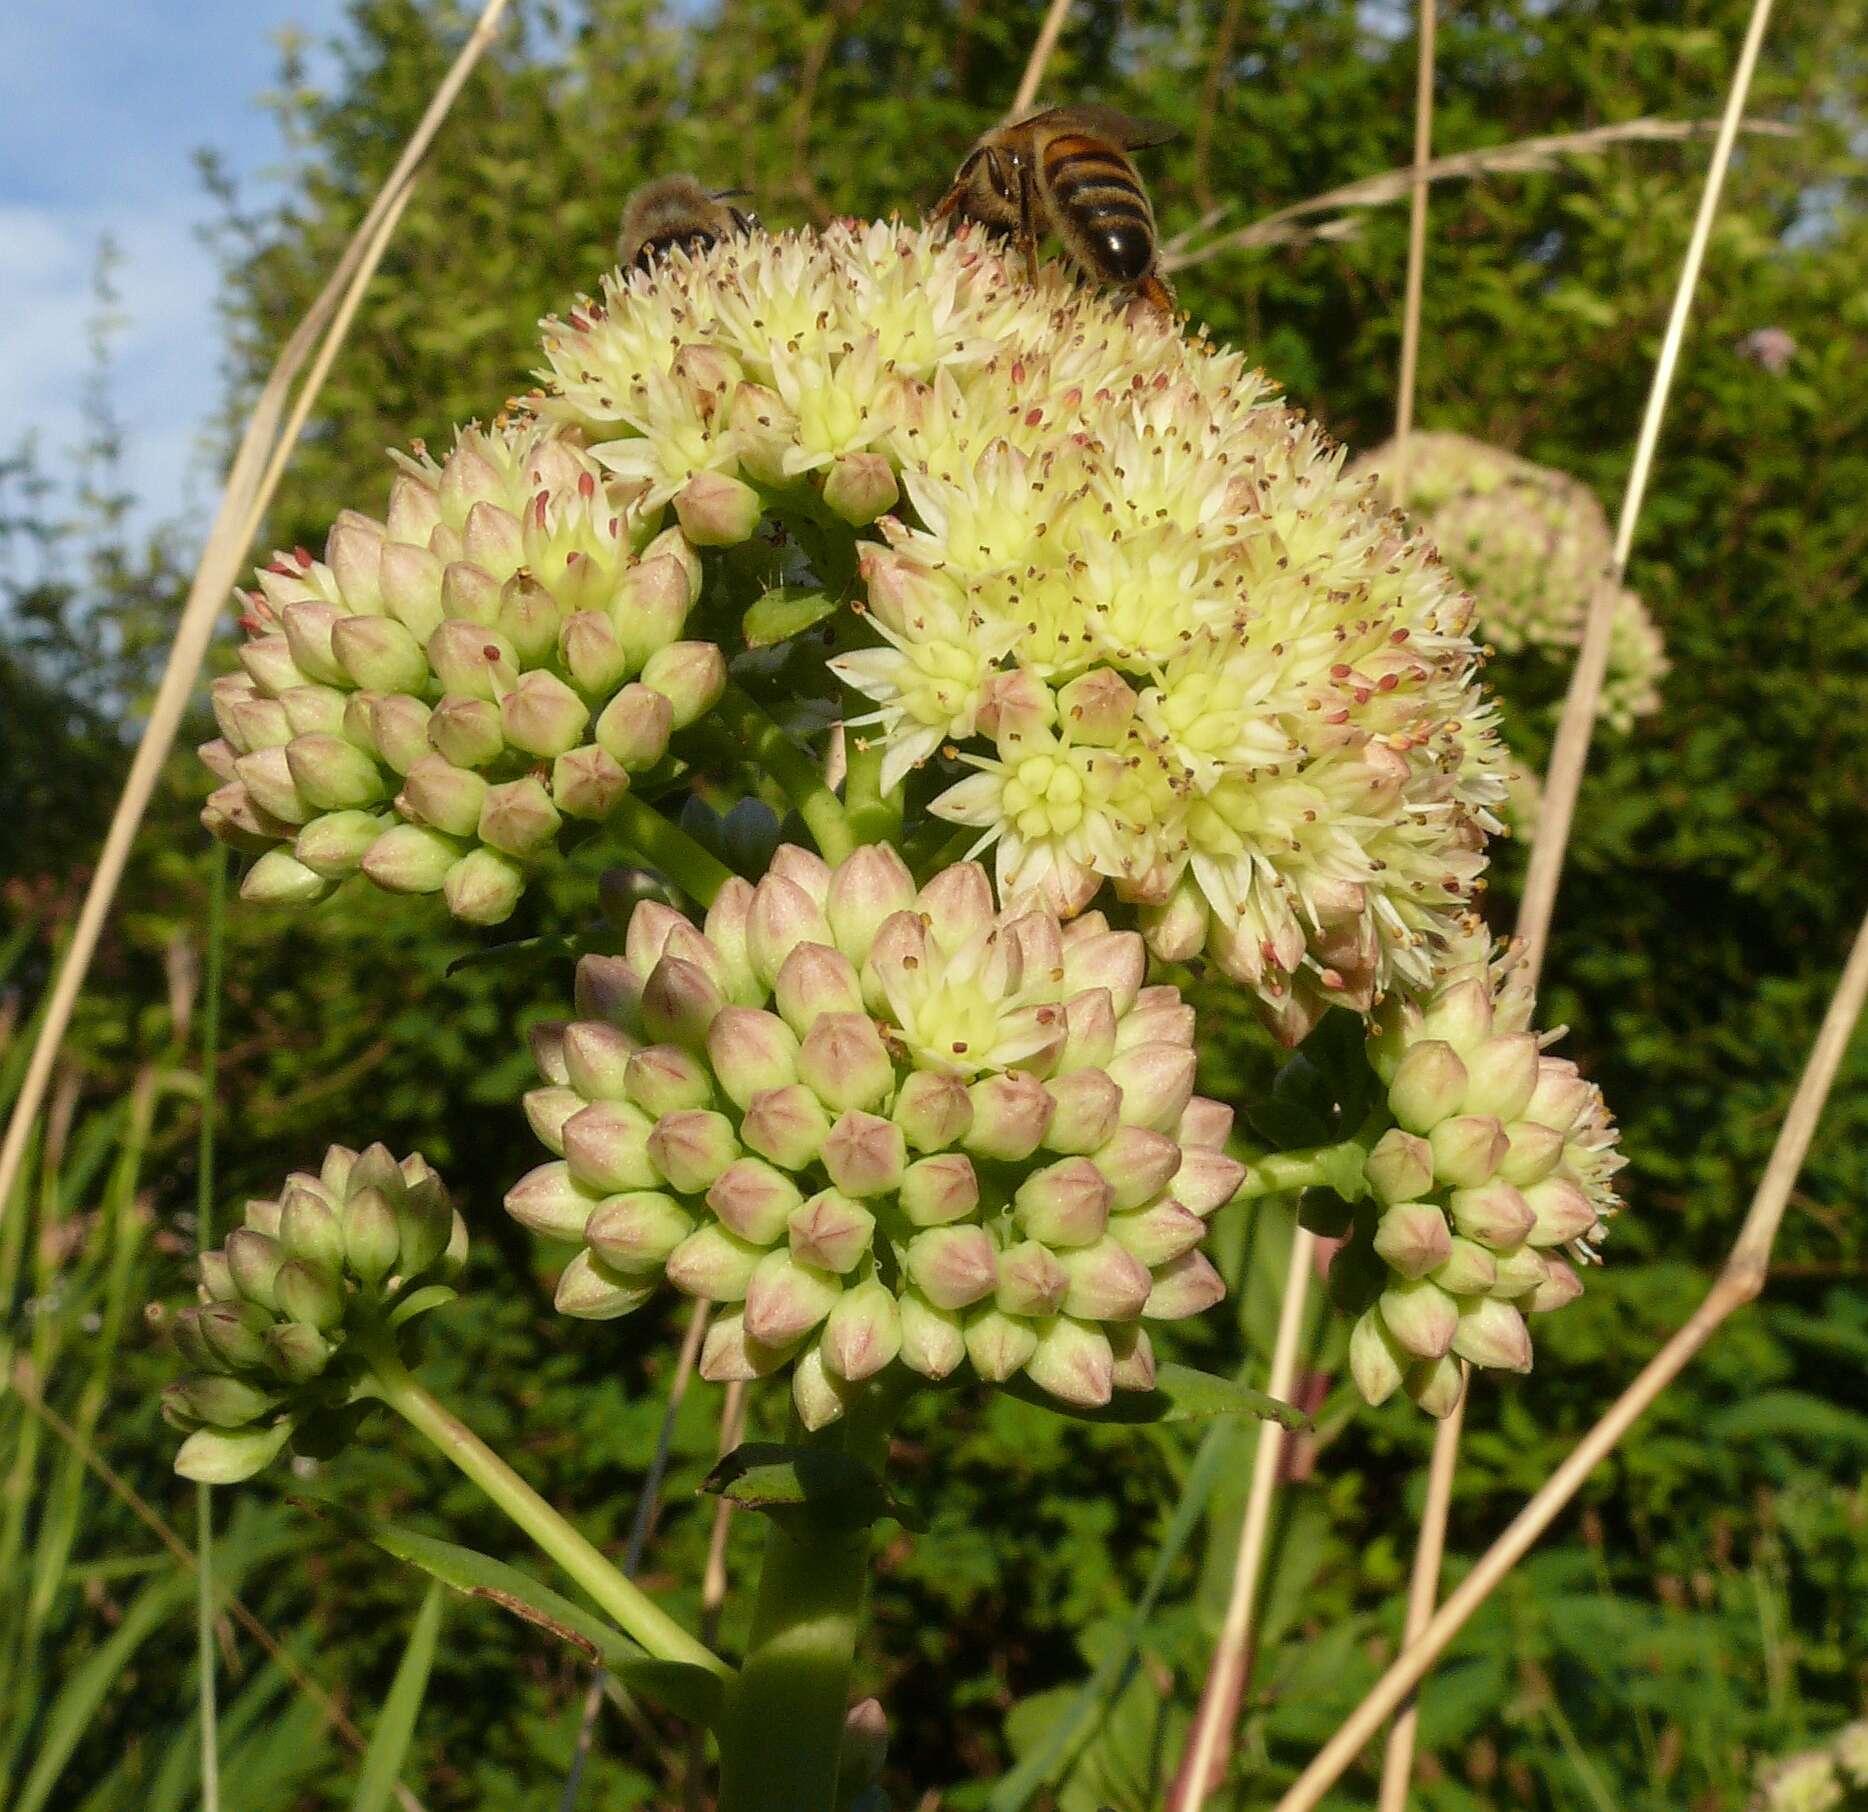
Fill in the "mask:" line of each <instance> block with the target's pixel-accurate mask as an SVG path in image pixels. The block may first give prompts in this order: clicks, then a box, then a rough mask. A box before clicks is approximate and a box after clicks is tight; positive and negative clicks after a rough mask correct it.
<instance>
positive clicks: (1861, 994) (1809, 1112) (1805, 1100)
mask: <svg viewBox="0 0 1868 1812" xmlns="http://www.w3.org/2000/svg"><path fill="white" fill-rule="evenodd" d="M1864 999H1868V918H1864V919H1863V921H1862V924H1861V928H1860V929H1859V930H1858V931H1857V932H1856V934H1855V942H1854V945H1853V947H1852V948H1851V949H1850V951H1849V956H1848V961H1847V962H1846V963H1845V964H1844V965H1843V969H1842V975H1841V979H1840V980H1839V981H1838V982H1837V984H1836V991H1835V993H1834V995H1833V996H1831V998H1830V1002H1829V1009H1828V1011H1827V1012H1826V1013H1825V1014H1824V1015H1823V1023H1822V1027H1821V1029H1820V1030H1819V1031H1818V1032H1817V1034H1816V1042H1815V1044H1814V1045H1812V1046H1811V1048H1810V1056H1809V1061H1808V1062H1807V1063H1806V1064H1805V1065H1804V1069H1803V1075H1802V1077H1801V1078H1800V1080H1799V1081H1798V1083H1797V1092H1796V1094H1795V1096H1794V1097H1793V1098H1792V1100H1791V1103H1790V1111H1789V1112H1788V1113H1787V1114H1786V1115H1785V1116H1784V1123H1783V1125H1782V1127H1780V1128H1779V1130H1778V1134H1777V1143H1776V1144H1775V1145H1774V1146H1773V1147H1772V1150H1771V1157H1770V1162H1769V1163H1768V1164H1767V1165H1766V1166H1765V1169H1764V1176H1763V1178H1762V1179H1761V1180H1760V1181H1759V1184H1758V1189H1757V1193H1756V1194H1755V1195H1754V1196H1753V1197H1752V1199H1751V1208H1750V1211H1749V1212H1748V1213H1747V1214H1746V1216H1745V1221H1744V1225H1743V1226H1742V1227H1741V1228H1740V1229H1739V1234H1738V1239H1737V1241H1736V1243H1735V1244H1734V1245H1733V1247H1732V1252H1731V1256H1730V1257H1729V1258H1728V1259H1727V1260H1726V1262H1725V1266H1724V1268H1723V1269H1722V1270H1721V1271H1720V1273H1719V1278H1718V1281H1717V1282H1716V1283H1715V1284H1714V1285H1713V1287H1712V1289H1711V1290H1710V1291H1709V1292H1708V1293H1707V1295H1706V1299H1705V1301H1704V1302H1702V1303H1701V1304H1700V1306H1699V1308H1698V1309H1697V1310H1696V1311H1695V1312H1694V1314H1693V1315H1692V1317H1691V1318H1690V1319H1689V1320H1688V1321H1687V1323H1686V1325H1685V1326H1684V1327H1682V1328H1681V1329H1680V1331H1679V1332H1678V1333H1677V1334H1675V1335H1674V1336H1673V1338H1672V1339H1671V1340H1669V1341H1668V1342H1667V1344H1666V1345H1665V1346H1664V1347H1662V1348H1661V1350H1660V1351H1659V1352H1658V1353H1656V1354H1655V1356H1654V1357H1653V1358H1652V1359H1651V1360H1649V1361H1648V1363H1647V1365H1646V1366H1645V1368H1643V1370H1642V1372H1641V1374H1640V1376H1639V1377H1637V1378H1636V1379H1635V1381H1634V1383H1632V1384H1631V1385H1630V1386H1629V1387H1628V1388H1627V1389H1626V1390H1625V1391H1623V1392H1622V1394H1621V1395H1620V1396H1619V1397H1618V1398H1617V1399H1616V1400H1615V1403H1614V1405H1613V1406H1612V1407H1611V1408H1610V1410H1609V1411H1608V1413H1607V1414H1606V1415H1604V1416H1603V1418H1602V1419H1601V1420H1600V1421H1599V1422H1598V1423H1597V1424H1596V1425H1595V1427H1593V1428H1592V1429H1591V1430H1590V1431H1589V1433H1588V1434H1586V1435H1585V1436H1584V1437H1583V1438H1582V1440H1581V1441H1580V1442H1578V1443H1577V1445H1576V1447H1575V1448H1574V1449H1573V1450H1572V1451H1571V1453H1570V1456H1569V1458H1568V1459H1566V1460H1565V1461H1564V1462H1563V1464H1562V1465H1561V1466H1559V1467H1558V1468H1557V1469H1556V1471H1555V1472H1553V1473H1552V1474H1551V1475H1550V1477H1549V1479H1547V1480H1546V1481H1545V1483H1544V1484H1543V1485H1542V1486H1541V1487H1540V1488H1539V1489H1538V1491H1537V1493H1536V1495H1535V1496H1533V1497H1532V1498H1531V1500H1530V1502H1529V1503H1527V1504H1526V1505H1525V1506H1524V1508H1523V1509H1522V1510H1520V1511H1519V1512H1518V1514H1517V1516H1516V1517H1515V1518H1514V1519H1513V1521H1512V1524H1511V1526H1510V1527H1509V1528H1508V1529H1507V1530H1506V1531H1505V1532H1504V1534H1503V1535H1501V1536H1500V1537H1499V1538H1498V1540H1497V1541H1495V1542H1494V1543H1493V1544H1492V1545H1491V1547H1489V1548H1488V1549H1487V1550H1486V1551H1485V1553H1484V1555H1483V1556H1482V1557H1481V1558H1480V1560H1479V1563H1478V1565H1477V1566H1475V1567H1474V1568H1473V1570H1472V1571H1471V1572H1470V1573H1469V1574H1468V1575H1467V1576H1466V1578H1465V1579H1464V1580H1462V1581H1461V1582H1460V1584H1459V1586H1458V1587H1457V1588H1456V1589H1455V1590H1454V1592H1453V1593H1452V1595H1451V1596H1450V1597H1449V1598H1448V1599H1447V1601H1446V1603H1445V1604H1443V1605H1442V1606H1441V1607H1440V1609H1439V1610H1438V1611H1437V1612H1436V1613H1435V1614H1434V1617H1433V1619H1432V1621H1431V1622H1430V1623H1429V1624H1428V1625H1427V1627H1426V1629H1425V1630H1424V1631H1423V1632H1422V1633H1421V1637H1420V1640H1419V1641H1418V1642H1415V1643H1413V1644H1411V1645H1410V1646H1409V1647H1408V1648H1406V1649H1404V1650H1403V1651H1402V1653H1401V1655H1400V1657H1399V1658H1398V1659H1397V1660H1396V1661H1395V1662H1394V1663H1393V1664H1392V1665H1391V1666H1390V1667H1389V1669H1388V1671H1387V1672H1386V1673H1385V1674H1383V1675H1382V1677H1381V1678H1380V1679H1379V1680H1378V1681H1376V1683H1375V1685H1374V1686H1373V1687H1372V1688H1371V1689H1370V1691H1369V1693H1368V1695H1367V1697H1365V1698H1364V1699H1363V1701H1362V1703H1361V1704H1360V1705H1358V1706H1357V1707H1356V1709H1355V1710H1354V1711H1353V1712H1351V1713H1350V1715H1349V1716H1348V1717H1347V1718H1346V1719H1345V1720H1344V1721H1343V1724H1342V1726H1341V1728H1339V1729H1338V1730H1337V1732H1336V1734H1335V1735H1334V1736H1333V1737H1331V1738H1330V1740H1329V1742H1328V1743H1326V1744H1325V1745H1324V1746H1323V1748H1322V1749H1321V1750H1320V1751H1319V1752H1318V1754H1317V1757H1316V1759H1315V1760H1314V1761H1313V1762H1312V1763H1311V1764H1310V1766H1309V1767H1308V1768H1306V1769H1305V1770H1304V1772H1303V1774H1302V1775H1301V1776H1299V1778H1298V1780H1297V1782H1296V1784H1295V1785H1294V1786H1292V1788H1291V1789H1290V1791H1289V1792H1288V1793H1286V1794H1285V1796H1284V1797H1283V1799H1281V1800H1279V1801H1278V1804H1277V1807H1276V1812H1311V1808H1312V1807H1314V1806H1315V1805H1317V1804H1318V1802H1319V1801H1320V1800H1321V1799H1322V1798H1323V1796H1324V1794H1326V1793H1327V1792H1329V1790H1330V1788H1331V1787H1332V1786H1333V1785H1335V1783H1336V1781H1337V1780H1338V1779H1340V1778H1341V1776H1342V1773H1343V1771H1344V1770H1345V1769H1346V1768H1347V1767H1348V1766H1349V1764H1350V1763H1351V1762H1352V1761H1354V1759H1355V1758H1356V1755H1357V1754H1358V1753H1359V1752H1360V1750H1361V1748H1362V1746H1363V1744H1364V1743H1366V1742H1367V1741H1368V1740H1369V1738H1370V1737H1371V1736H1373V1735H1374V1734H1375V1732H1376V1731H1377V1730H1378V1729H1380V1727H1381V1723H1382V1720H1383V1719H1384V1718H1386V1717H1387V1716H1388V1715H1389V1714H1390V1713H1391V1712H1392V1711H1394V1710H1395V1709H1396V1708H1397V1707H1398V1706H1399V1705H1400V1704H1401V1702H1402V1700H1404V1699H1405V1698H1406V1697H1407V1695H1408V1694H1409V1693H1410V1692H1412V1691H1413V1690H1414V1688H1415V1687H1416V1686H1418V1685H1419V1684H1420V1682H1421V1680H1422V1679H1423V1678H1424V1677H1425V1675H1426V1674H1427V1672H1428V1670H1429V1669H1430V1668H1431V1667H1432V1666H1433V1664H1434V1662H1435V1661H1436V1660H1438V1659H1439V1656H1440V1654H1441V1652H1442V1651H1443V1650H1444V1649H1445V1648H1446V1646H1447V1644H1448V1643H1449V1642H1451V1641H1452V1640H1453V1638H1454V1637H1455V1636H1456V1635H1458V1634H1459V1632H1460V1630H1461V1628H1463V1627H1464V1625H1465V1622H1466V1619H1467V1618H1468V1617H1470V1616H1471V1615H1472V1613H1473V1612H1474V1611H1476V1610H1477V1609H1478V1608H1479V1606H1480V1605H1481V1604H1483V1603H1484V1602H1485V1600H1486V1598H1487V1597H1489V1596H1490V1595H1491V1593H1492V1592H1493V1591H1494V1590H1495V1589H1496V1587H1497V1586H1498V1583H1499V1582H1500V1580H1502V1579H1503V1578H1504V1577H1505V1575H1506V1574H1507V1573H1509V1572H1510V1571H1511V1569H1512V1568H1513V1567H1515V1566H1516V1565H1517V1564H1518V1562H1519V1561H1520V1560H1522V1559H1523V1558H1524V1556H1525V1555H1526V1554H1528V1553H1529V1552H1530V1551H1531V1548H1532V1546H1533V1545H1534V1544H1535V1543H1536V1541H1537V1538H1538V1537H1539V1536H1540V1535H1542V1534H1543V1532H1544V1531H1545V1530H1546V1529H1548V1528H1549V1527H1550V1525H1551V1524H1552V1523H1553V1522H1554V1521H1555V1520H1556V1518H1557V1516H1558V1514H1559V1513H1560V1512H1561V1511H1562V1509H1563V1507H1564V1505H1565V1504H1567V1503H1568V1502H1569V1501H1570V1499H1571V1498H1573V1497H1574V1496H1575V1495H1576V1493H1577V1492H1578V1491H1579V1490H1580V1489H1581V1488H1582V1485H1583V1481H1584V1480H1585V1479H1587V1478H1588V1476H1589V1474H1590V1473H1591V1472H1593V1471H1594V1470H1595V1468H1596V1466H1597V1465H1598V1464H1599V1463H1600V1462H1601V1461H1602V1460H1603V1459H1604V1458H1606V1457H1607V1455H1608V1454H1609V1452H1610V1451H1611V1450H1612V1449H1613V1448H1614V1446H1615V1444H1616V1443H1617V1442H1618V1441H1620V1439H1621V1438H1622V1436H1623V1435H1625V1434H1626V1433H1627V1432H1628V1430H1629V1429H1630V1428H1631V1427H1632V1426H1633V1425H1634V1424H1635V1422H1636V1421H1637V1420H1638V1419H1639V1418H1640V1417H1641V1416H1642V1415H1643V1414H1644V1413H1645V1412H1646V1410H1647V1409H1648V1407H1649V1405H1651V1404H1652V1403H1653V1401H1654V1399H1655V1398H1656V1397H1658V1396H1659V1395H1660V1394H1661V1392H1662V1391H1664V1390H1665V1389H1666V1388H1667V1386H1668V1385H1669V1384H1671V1383H1672V1382H1673V1381H1674V1379H1675V1378H1677V1377H1678V1376H1679V1375H1680V1373H1681V1372H1682V1371H1683V1370H1685V1368H1686V1366H1687V1364H1688V1363H1689V1361H1691V1359H1692V1358H1693V1356H1694V1354H1696V1353H1697V1352H1698V1351H1699V1349H1700V1348H1701V1347H1702V1346H1704V1345H1705V1344H1706V1342H1707V1341H1708V1340H1709V1339H1711V1337H1712V1335H1713V1333H1714V1332H1715V1331H1716V1330H1717V1329H1718V1327H1719V1325H1720V1324H1721V1323H1722V1322H1723V1321H1724V1320H1725V1319H1726V1317H1727V1316H1729V1315H1730V1314H1731V1313H1732V1312H1733V1311H1734V1310H1736V1309H1740V1308H1743V1307H1744V1305H1745V1304H1746V1303H1748V1302H1751V1301H1753V1300H1755V1299H1756V1297H1757V1295H1758V1292H1759V1291H1760V1290H1761V1289H1762V1288H1763V1287H1764V1279H1765V1275H1766V1272H1767V1270H1768V1268H1769V1264H1770V1257H1771V1247H1772V1246H1773V1245H1774V1244H1775V1242H1776V1239H1777V1230H1778V1228H1779V1227H1780V1226H1781V1225H1782V1224H1783V1219H1784V1210H1785V1208H1786V1206H1787V1205H1788V1204H1789V1201H1790V1190H1791V1185H1792V1184H1794V1183H1795V1182H1796V1180H1797V1173H1798V1171H1800V1170H1801V1169H1802V1168H1803V1160H1804V1158H1805V1157H1806V1156H1807V1155H1808V1153H1809V1149H1810V1140H1811V1138H1812V1136H1813V1135H1814V1133H1815V1131H1816V1123H1817V1121H1818V1119H1820V1117H1821V1115H1822V1111H1823V1104H1824V1102H1825V1101H1827V1100H1828V1098H1829V1090H1830V1088H1831V1086H1832V1085H1833V1084H1834V1082H1835V1079H1836V1072H1837V1070H1838V1069H1840V1068H1841V1065H1842V1058H1843V1056H1844V1054H1845V1053H1846V1052H1847V1050H1848V1045H1849V1037H1850V1034H1851V1033H1852V1032H1853V1031H1854V1029H1855V1023H1856V1021H1857V1020H1858V1019H1859V1018H1860V1017H1861V1011H1862V1002H1863V1000H1864Z"/></svg>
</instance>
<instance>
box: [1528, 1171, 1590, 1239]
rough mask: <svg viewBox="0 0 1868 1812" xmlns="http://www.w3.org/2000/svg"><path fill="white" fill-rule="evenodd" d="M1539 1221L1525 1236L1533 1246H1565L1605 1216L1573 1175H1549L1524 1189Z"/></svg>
mask: <svg viewBox="0 0 1868 1812" xmlns="http://www.w3.org/2000/svg"><path fill="white" fill-rule="evenodd" d="M1524 1199H1525V1201H1526V1202H1527V1203H1528V1204H1529V1206H1530V1210H1531V1213H1532V1215H1533V1216H1534V1217H1535V1224H1534V1226H1533V1227H1532V1230H1531V1231H1530V1232H1529V1233H1528V1234H1526V1235H1525V1237H1526V1238H1527V1239H1528V1240H1529V1241H1530V1242H1531V1244H1532V1245H1533V1246H1562V1245H1567V1244H1568V1243H1569V1242H1570V1241H1571V1240H1573V1239H1581V1238H1582V1237H1583V1235H1584V1234H1585V1233H1587V1232H1588V1231H1589V1230H1590V1228H1592V1227H1593V1226H1594V1225H1595V1224H1596V1222H1597V1221H1598V1220H1600V1219H1601V1216H1600V1215H1599V1214H1597V1212H1596V1206H1595V1203H1593V1202H1592V1201H1590V1199H1589V1197H1588V1196H1587V1195H1585V1194H1584V1193H1583V1191H1582V1189H1581V1188H1580V1187H1579V1186H1578V1185H1577V1184H1576V1183H1575V1182H1573V1181H1572V1180H1571V1179H1570V1178H1569V1177H1567V1176H1563V1175H1557V1176H1549V1177H1545V1178H1544V1180H1543V1181H1542V1182H1541V1183H1533V1184H1532V1185H1531V1186H1530V1188H1529V1189H1527V1190H1525V1192H1524Z"/></svg>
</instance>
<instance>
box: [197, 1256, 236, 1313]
mask: <svg viewBox="0 0 1868 1812" xmlns="http://www.w3.org/2000/svg"><path fill="white" fill-rule="evenodd" d="M195 1262H196V1266H197V1268H198V1270H199V1273H200V1281H201V1288H202V1290H203V1291H204V1292H205V1293H206V1300H207V1301H210V1302H232V1301H234V1300H235V1299H236V1298H238V1296H239V1294H240V1292H239V1291H238V1290H237V1289H236V1288H235V1287H234V1280H233V1273H232V1271H230V1270H229V1269H228V1268H227V1254H226V1253H225V1252H203V1253H202V1254H201V1256H200V1257H199V1258H198V1259H197V1260H196V1261H195Z"/></svg>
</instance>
